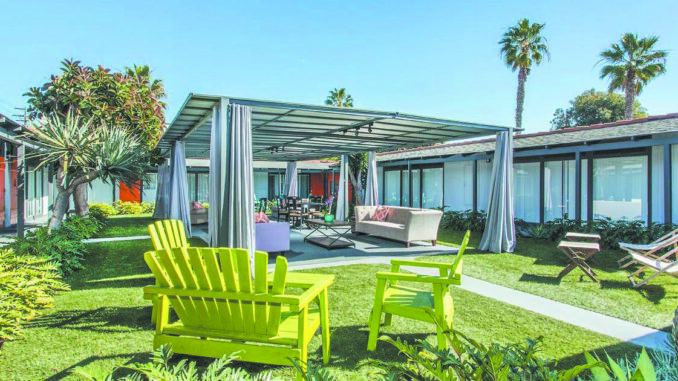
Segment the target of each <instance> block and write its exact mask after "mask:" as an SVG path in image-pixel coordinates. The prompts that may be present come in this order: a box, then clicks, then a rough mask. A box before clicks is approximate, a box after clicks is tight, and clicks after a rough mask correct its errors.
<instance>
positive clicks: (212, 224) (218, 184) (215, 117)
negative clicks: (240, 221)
mask: <svg viewBox="0 0 678 381" xmlns="http://www.w3.org/2000/svg"><path fill="white" fill-rule="evenodd" d="M226 107H227V106H226V103H225V102H219V104H217V105H216V106H214V107H213V108H212V126H211V130H210V172H209V181H208V183H209V184H208V186H209V188H208V192H207V198H208V200H209V204H210V207H209V208H208V209H207V230H208V235H209V241H210V246H212V247H219V246H220V245H226V242H219V228H220V227H221V221H222V218H221V214H222V209H223V205H224V183H225V181H226V177H225V176H224V174H225V169H226V156H227V152H226V150H227V148H228V147H227V145H226V143H227V140H226V114H227V109H226Z"/></svg>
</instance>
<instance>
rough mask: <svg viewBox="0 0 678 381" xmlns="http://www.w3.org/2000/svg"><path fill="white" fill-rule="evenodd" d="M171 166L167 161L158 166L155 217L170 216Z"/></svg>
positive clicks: (164, 217)
mask: <svg viewBox="0 0 678 381" xmlns="http://www.w3.org/2000/svg"><path fill="white" fill-rule="evenodd" d="M169 193H170V168H169V165H167V163H165V164H163V165H161V166H159V167H158V182H157V185H156V193H155V209H154V211H153V218H160V219H167V218H169V201H170V196H169Z"/></svg>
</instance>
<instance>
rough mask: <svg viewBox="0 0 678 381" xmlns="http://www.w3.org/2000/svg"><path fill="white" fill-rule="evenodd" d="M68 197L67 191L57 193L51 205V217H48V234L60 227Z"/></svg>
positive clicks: (62, 190)
mask: <svg viewBox="0 0 678 381" xmlns="http://www.w3.org/2000/svg"><path fill="white" fill-rule="evenodd" d="M69 196H70V195H69V194H68V191H67V190H65V189H60V190H58V191H57V195H56V197H55V199H54V204H53V205H52V215H51V216H50V217H49V225H48V229H49V231H50V232H51V231H52V229H58V228H59V226H61V221H63V219H64V214H66V208H67V207H68V197H69Z"/></svg>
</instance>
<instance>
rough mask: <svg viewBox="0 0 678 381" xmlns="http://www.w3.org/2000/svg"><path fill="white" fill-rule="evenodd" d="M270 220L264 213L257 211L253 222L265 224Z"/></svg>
mask: <svg viewBox="0 0 678 381" xmlns="http://www.w3.org/2000/svg"><path fill="white" fill-rule="evenodd" d="M269 222H271V221H269V219H268V217H267V216H266V213H263V212H259V213H257V214H255V215H254V223H255V224H267V223H269Z"/></svg>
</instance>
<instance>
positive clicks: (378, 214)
mask: <svg viewBox="0 0 678 381" xmlns="http://www.w3.org/2000/svg"><path fill="white" fill-rule="evenodd" d="M388 211H389V208H388V207H387V206H378V207H377V210H375V211H374V215H373V216H372V221H379V222H385V221H386V217H388Z"/></svg>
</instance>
